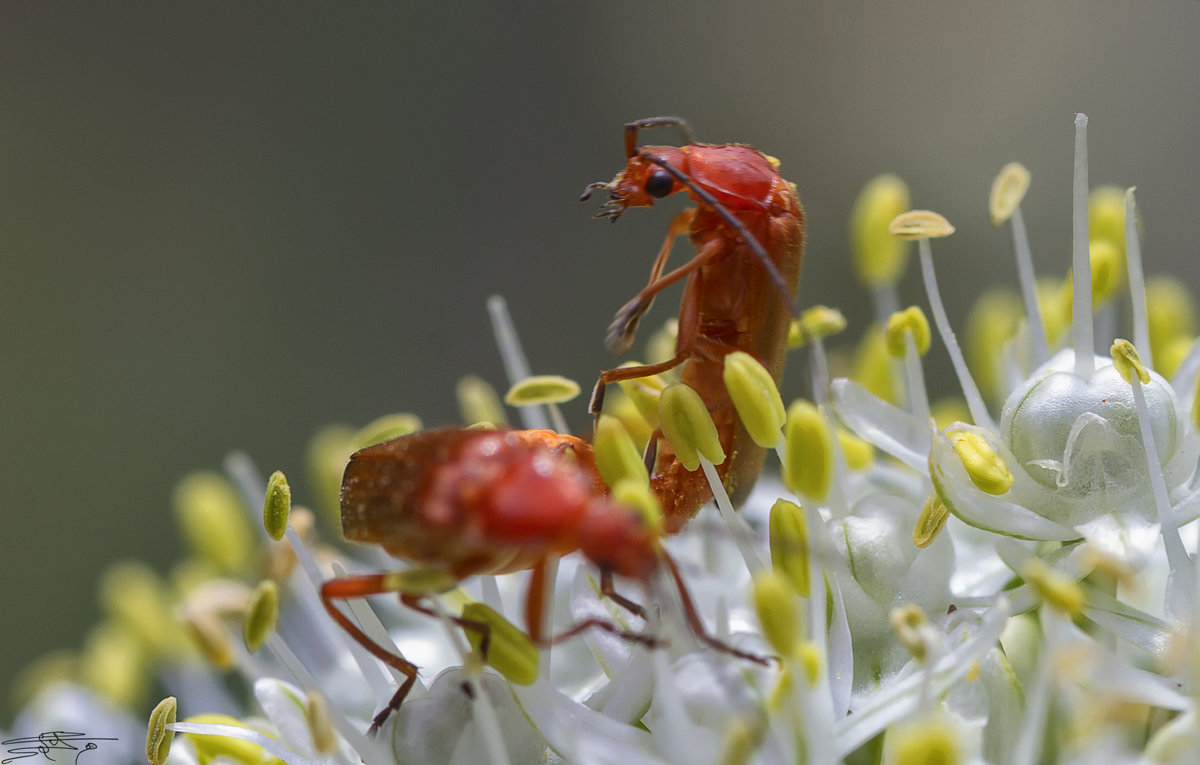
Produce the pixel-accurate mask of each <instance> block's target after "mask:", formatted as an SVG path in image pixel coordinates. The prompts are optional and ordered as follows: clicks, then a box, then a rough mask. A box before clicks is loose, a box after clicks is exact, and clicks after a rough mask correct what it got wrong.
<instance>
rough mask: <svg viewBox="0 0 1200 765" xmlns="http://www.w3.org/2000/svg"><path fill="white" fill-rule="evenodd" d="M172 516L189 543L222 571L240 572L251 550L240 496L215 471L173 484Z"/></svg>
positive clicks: (251, 542) (194, 475)
mask: <svg viewBox="0 0 1200 765" xmlns="http://www.w3.org/2000/svg"><path fill="white" fill-rule="evenodd" d="M175 516H176V518H177V520H178V522H179V525H180V527H181V528H182V530H183V535H184V538H185V539H187V541H188V544H189V546H190V547H191V548H192V549H193V550H195V551H196V552H197V553H198V554H199V555H200V556H201V557H203V558H204V559H205V560H208V561H210V562H212V563H213V564H215V565H216V566H217V567H218V568H219V569H220V570H221V571H222V572H224V573H235V572H238V571H241V570H242V569H243V568H244V567H245V566H246V565H247V564H248V563H249V562H250V555H251V553H252V552H253V550H254V542H253V535H252V533H251V531H250V522H249V520H247V514H246V511H245V510H244V509H243V507H242V500H241V497H240V496H238V493H237V492H236V491H235V490H234V488H233V486H232V485H230V483H229V482H228V481H226V480H225V478H223V477H222V476H220V475H218V474H216V473H194V474H192V475H190V476H188V477H187V478H184V479H183V480H182V481H180V482H179V485H178V486H176V487H175Z"/></svg>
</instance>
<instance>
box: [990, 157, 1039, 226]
mask: <svg viewBox="0 0 1200 765" xmlns="http://www.w3.org/2000/svg"><path fill="white" fill-rule="evenodd" d="M1028 190H1029V171H1028V170H1026V169H1025V166H1024V165H1022V164H1021V163H1020V162H1009V163H1008V164H1007V165H1005V166H1004V168H1003V169H1002V170H1000V174H999V175H997V176H996V180H994V181H992V195H991V197H990V198H989V199H988V214H989V215H991V217H992V225H993V226H999V225H1000V224H1001V223H1003V222H1004V221H1006V220H1008V219H1009V218H1011V217H1012V215H1013V213H1014V212H1016V211H1017V207H1019V206H1020V205H1021V200H1022V199H1024V198H1025V192H1026V191H1028Z"/></svg>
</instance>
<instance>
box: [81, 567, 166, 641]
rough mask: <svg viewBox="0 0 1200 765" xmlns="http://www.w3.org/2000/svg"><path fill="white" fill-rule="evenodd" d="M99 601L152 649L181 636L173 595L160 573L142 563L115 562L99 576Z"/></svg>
mask: <svg viewBox="0 0 1200 765" xmlns="http://www.w3.org/2000/svg"><path fill="white" fill-rule="evenodd" d="M100 602H101V603H102V604H103V606H104V610H105V611H106V612H108V613H109V614H110V615H111V616H113V617H114V618H116V619H117V620H118V621H120V622H121V623H122V624H124V625H125V626H126V627H128V628H129V629H131V630H132V631H133V632H134V634H136V635H137V636H138V638H139V639H140V640H141V641H142V644H143V645H144V646H146V647H147V648H149V649H150V650H151V651H154V652H160V651H163V650H164V649H166V648H167V646H168V644H169V643H170V642H171V641H172V640H173V639H175V638H177V637H178V631H177V627H176V625H175V623H174V617H172V615H171V603H170V597H169V596H168V594H167V590H166V587H165V586H164V584H163V582H162V580H161V579H160V578H159V576H158V574H156V573H154V571H153V570H152V569H151V568H150V567H149V566H147V565H145V564H143V563H135V562H133V561H125V562H122V563H116V564H114V565H113V566H111V567H110V568H109V569H108V570H107V571H105V572H104V576H103V577H101V579H100Z"/></svg>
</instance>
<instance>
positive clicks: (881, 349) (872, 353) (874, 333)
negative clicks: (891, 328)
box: [851, 324, 896, 404]
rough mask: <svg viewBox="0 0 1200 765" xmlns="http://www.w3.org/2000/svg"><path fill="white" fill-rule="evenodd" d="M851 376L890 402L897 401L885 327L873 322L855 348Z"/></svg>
mask: <svg viewBox="0 0 1200 765" xmlns="http://www.w3.org/2000/svg"><path fill="white" fill-rule="evenodd" d="M851 377H852V378H853V379H854V380H855V382H857V383H858V384H859V385H862V386H863V387H864V388H866V389H867V390H868V391H870V392H871V393H873V394H875V395H876V396H878V397H879V398H881V399H883V400H884V401H887V402H889V403H893V404H894V403H896V386H895V385H894V384H893V382H892V363H891V359H889V358H888V353H887V341H886V340H884V338H883V328H882V327H880V326H879V325H878V324H871V325H870V326H869V327H867V329H866V331H865V332H863V334H862V337H860V338H859V341H858V345H857V346H855V348H854V362H853V371H852V373H851Z"/></svg>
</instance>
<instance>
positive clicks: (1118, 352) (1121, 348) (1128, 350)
mask: <svg viewBox="0 0 1200 765" xmlns="http://www.w3.org/2000/svg"><path fill="white" fill-rule="evenodd" d="M1108 352H1109V354H1111V355H1112V360H1113V366H1114V367H1116V368H1117V373H1118V374H1120V375H1121V379H1122V380H1124V381H1125V382H1127V383H1129V384H1130V385H1132V384H1133V375H1134V374H1136V375H1137V377H1138V379H1139V380H1141V381H1142V385H1146V384H1147V383H1149V382H1150V372H1149V371H1147V370H1146V367H1145V366H1143V365H1142V360H1141V358H1140V357H1139V356H1138V352H1137V348H1134V347H1133V343H1131V342H1129V341H1128V340H1123V339H1121V338H1119V337H1118V338H1117V339H1116V340H1113V344H1112V347H1111V348H1109V349H1108Z"/></svg>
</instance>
